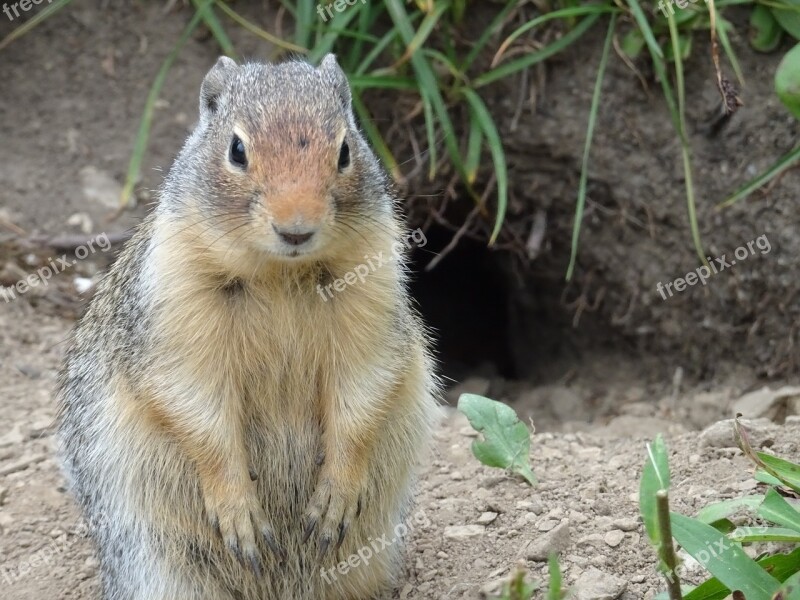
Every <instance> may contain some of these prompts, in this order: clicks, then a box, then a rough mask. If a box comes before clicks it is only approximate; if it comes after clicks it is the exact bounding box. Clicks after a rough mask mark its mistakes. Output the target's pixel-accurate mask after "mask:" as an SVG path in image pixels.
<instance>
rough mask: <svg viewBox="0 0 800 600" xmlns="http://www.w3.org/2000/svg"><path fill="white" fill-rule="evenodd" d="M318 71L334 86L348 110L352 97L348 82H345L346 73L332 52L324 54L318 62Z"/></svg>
mask: <svg viewBox="0 0 800 600" xmlns="http://www.w3.org/2000/svg"><path fill="white" fill-rule="evenodd" d="M319 72H320V73H322V76H323V77H324V78H325V80H326V81H328V82H329V83H330V84H331V85H333V86H334V88H335V89H336V92H337V93H338V94H339V97H340V98H341V100H342V104H344V107H345V108H346V109H347V110H350V105H351V103H352V97H351V95H350V84H349V83H348V82H347V75H345V74H344V71H342V68H341V67H340V66H339V63H338V62H336V56H335V55H334V54H326V55H325V58H323V59H322V62H321V63H320V64H319Z"/></svg>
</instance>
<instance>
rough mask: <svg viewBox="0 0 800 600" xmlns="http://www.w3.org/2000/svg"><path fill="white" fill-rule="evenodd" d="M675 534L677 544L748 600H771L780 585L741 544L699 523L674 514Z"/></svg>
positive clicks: (673, 531) (673, 532) (672, 515)
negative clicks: (745, 551) (746, 552)
mask: <svg viewBox="0 0 800 600" xmlns="http://www.w3.org/2000/svg"><path fill="white" fill-rule="evenodd" d="M671 518H672V534H673V536H674V537H675V539H676V540H677V542H678V543H679V544H680V545H681V546H682V547H683V549H684V550H686V552H688V553H689V554H690V555H691V556H692V557H693V558H694V559H695V560H696V561H698V562H699V563H700V564H701V565H703V567H705V569H706V570H707V571H708V572H709V573H711V574H712V575H714V577H716V578H717V579H719V580H720V581H721V582H722V583H723V584H724V585H725V586H727V587H728V589H731V590H738V591H741V592H742V593H743V594H744V596H745V598H747V600H770V598H771V594H773V593H774V592H775V591H776V590H777V589H778V588H779V587H780V582H779V581H778V580H777V579H775V578H774V577H773V576H772V575H770V574H769V573H767V572H766V571H765V570H764V569H762V568H761V567H760V566H759V565H758V564H757V563H756V562H755V561H754V560H753V559H752V558H750V557H749V556H747V554H745V553H744V550H742V548H741V546H739V544H737V543H735V542H732V541H730V540H729V539H727V538H726V537H725V536H723V535H721V534H720V533H719V532H718V531H717V530H716V529H714V528H713V527H711V526H710V525H706V524H705V523H701V522H700V521H698V520H697V519H692V518H689V517H686V516H684V515H681V514H679V513H672V514H671Z"/></svg>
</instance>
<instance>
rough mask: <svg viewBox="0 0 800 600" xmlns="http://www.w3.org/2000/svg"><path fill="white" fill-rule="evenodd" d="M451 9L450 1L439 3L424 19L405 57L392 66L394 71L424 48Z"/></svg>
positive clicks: (407, 47)
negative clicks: (447, 11) (441, 19)
mask: <svg viewBox="0 0 800 600" xmlns="http://www.w3.org/2000/svg"><path fill="white" fill-rule="evenodd" d="M449 8H450V2H449V1H447V0H445V1H444V2H437V4H436V7H435V8H434V9H433V10H432V11H431V12H429V13H428V14H427V15H425V18H424V19H422V23H420V24H419V27H417V32H416V33H415V34H414V37H413V38H411V41H410V42H409V43H408V44H407V45H406V51H405V52H403V55H402V56H401V57H400V58H399V59H398V60H397V62H395V63H394V65H393V66H392V68H393V69H396V68H397V67H399V66H400V65H402V64H403V63H405V62H407V61H408V59H409V58H411V55H412V54H414V53H415V52H416V51H417V50H419V49H420V48H421V47H422V45H423V44H424V43H425V41H426V40H427V39H428V36H430V34H431V33H432V32H433V29H434V27H436V24H437V23H438V22H439V19H440V18H441V16H442V15H443V14H444V13H445V11H446V10H448V9H449Z"/></svg>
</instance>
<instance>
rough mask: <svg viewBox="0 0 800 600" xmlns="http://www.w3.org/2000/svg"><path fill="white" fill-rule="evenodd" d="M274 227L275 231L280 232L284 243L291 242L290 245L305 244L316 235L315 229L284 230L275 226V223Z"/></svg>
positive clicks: (279, 235) (279, 234)
mask: <svg viewBox="0 0 800 600" xmlns="http://www.w3.org/2000/svg"><path fill="white" fill-rule="evenodd" d="M272 229H274V230H275V233H277V234H278V237H279V238H281V240H282V241H283V242H284V243H286V244H289V245H290V246H300V245H302V244H305V243H306V242H307V241H308V240H310V239H311V237H312V236H313V235H314V232H313V231H302V232H298V231H288V230H287V231H284V230H282V229H279V228H277V227H275V225H273V226H272Z"/></svg>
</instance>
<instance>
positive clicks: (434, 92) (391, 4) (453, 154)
mask: <svg viewBox="0 0 800 600" xmlns="http://www.w3.org/2000/svg"><path fill="white" fill-rule="evenodd" d="M385 4H386V8H387V10H388V11H389V15H390V16H391V18H392V22H393V23H394V25H395V27H396V28H397V30H398V31H399V33H400V37H401V38H402V40H403V42H404V43H405V44H406V45H408V44H410V43H411V40H412V38H413V37H414V28H413V27H412V23H411V20H410V19H409V17H408V14H407V13H406V9H405V5H404V3H403V2H402V0H386V2H385ZM411 65H412V67H413V68H414V73H415V74H416V76H417V81H418V84H419V88H420V90H425V91H426V93H427V94H428V95H429V96H428V97H429V99H430V102H431V105H432V106H433V112H434V113H435V114H436V118H437V119H438V121H439V125H440V127H441V128H442V133H443V134H444V141H445V146H446V147H447V154H448V155H449V156H450V160H451V162H452V163H453V167H454V168H455V170H456V173H458V176H459V177H460V178H461V180H462V181H463V182H464V183H465V184H466V185H468V181H467V173H466V170H465V169H464V162H463V160H462V158H461V153H460V152H459V148H458V143H457V142H456V140H457V139H458V138H457V137H456V132H455V128H454V127H453V122H452V121H451V119H450V114H449V113H448V111H447V106H446V104H445V102H444V98H443V97H442V94H441V90H440V89H439V80H438V78H437V76H436V74H435V73H434V72H433V69H432V68H431V65H430V64H429V63H428V61H427V59H426V58H425V56H424V55H423V54H421V53H419V52H415V53H414V54H412V55H411ZM468 191H469V192H470V194H471V195H472V196H473V197H474V195H475V193H474V191H473V190H472V189H469V190H468Z"/></svg>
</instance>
